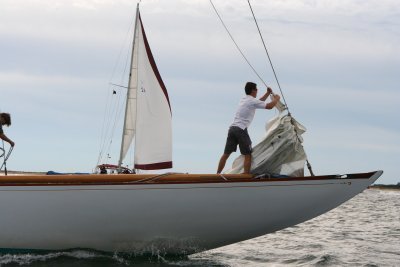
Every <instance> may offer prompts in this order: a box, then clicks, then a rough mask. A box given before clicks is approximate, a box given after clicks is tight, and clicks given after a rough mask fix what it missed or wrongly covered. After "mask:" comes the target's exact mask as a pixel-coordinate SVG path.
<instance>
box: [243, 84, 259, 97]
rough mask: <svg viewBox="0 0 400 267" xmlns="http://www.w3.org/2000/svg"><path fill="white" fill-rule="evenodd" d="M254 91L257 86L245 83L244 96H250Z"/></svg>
mask: <svg viewBox="0 0 400 267" xmlns="http://www.w3.org/2000/svg"><path fill="white" fill-rule="evenodd" d="M255 89H257V84H255V83H252V82H247V83H246V86H245V87H244V91H245V92H246V95H249V94H251V92H252V91H253V90H255Z"/></svg>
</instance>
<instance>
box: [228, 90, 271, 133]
mask: <svg viewBox="0 0 400 267" xmlns="http://www.w3.org/2000/svg"><path fill="white" fill-rule="evenodd" d="M265 105H266V104H265V102H263V101H261V100H259V99H257V98H254V97H252V96H251V95H246V96H245V97H243V98H242V99H241V100H240V102H239V108H238V110H237V111H236V115H235V119H234V120H233V123H232V124H231V126H237V127H239V128H241V129H243V130H244V129H246V128H247V127H249V126H250V123H251V122H252V121H253V118H254V114H255V113H256V109H265Z"/></svg>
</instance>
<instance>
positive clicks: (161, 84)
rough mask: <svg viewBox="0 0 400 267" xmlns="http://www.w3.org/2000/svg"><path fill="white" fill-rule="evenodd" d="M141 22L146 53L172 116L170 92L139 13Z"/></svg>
mask: <svg viewBox="0 0 400 267" xmlns="http://www.w3.org/2000/svg"><path fill="white" fill-rule="evenodd" d="M139 20H140V26H141V28H142V33H143V40H144V46H145V47H146V52H147V57H148V59H149V62H150V65H151V67H152V69H153V71H154V74H155V75H156V77H157V80H158V83H159V84H160V87H161V89H162V90H163V92H164V95H165V98H166V99H167V102H168V106H169V111H170V112H171V114H172V110H171V104H170V103H169V97H168V92H167V88H166V87H165V85H164V82H163V80H162V78H161V75H160V72H159V71H158V68H157V65H156V62H155V60H154V57H153V54H152V53H151V49H150V45H149V43H148V42H147V37H146V32H145V31H144V27H143V22H142V18H141V17H140V13H139Z"/></svg>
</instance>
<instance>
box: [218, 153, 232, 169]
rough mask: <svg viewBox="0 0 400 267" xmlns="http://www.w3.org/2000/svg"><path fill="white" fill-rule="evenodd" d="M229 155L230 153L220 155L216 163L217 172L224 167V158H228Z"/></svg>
mask: <svg viewBox="0 0 400 267" xmlns="http://www.w3.org/2000/svg"><path fill="white" fill-rule="evenodd" d="M229 155H230V154H225V153H224V154H223V155H222V156H221V159H220V160H219V163H218V170H217V173H221V172H222V170H223V169H224V167H225V164H226V160H227V159H228V158H229Z"/></svg>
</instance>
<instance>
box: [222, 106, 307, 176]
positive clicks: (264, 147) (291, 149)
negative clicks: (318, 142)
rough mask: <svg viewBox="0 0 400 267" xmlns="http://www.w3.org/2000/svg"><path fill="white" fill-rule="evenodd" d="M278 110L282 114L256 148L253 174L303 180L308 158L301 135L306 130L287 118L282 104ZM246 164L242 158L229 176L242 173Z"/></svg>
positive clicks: (236, 162)
mask: <svg viewBox="0 0 400 267" xmlns="http://www.w3.org/2000/svg"><path fill="white" fill-rule="evenodd" d="M276 108H277V109H278V110H279V114H278V115H277V116H276V117H274V118H273V119H271V120H270V121H269V122H268V123H267V124H266V127H265V130H266V136H265V137H264V138H263V140H261V142H259V143H258V144H257V145H256V146H254V147H253V152H252V163H251V173H253V174H265V173H269V174H281V175H288V176H294V177H301V176H304V165H305V162H306V160H307V156H306V153H305V151H304V148H303V145H302V142H303V139H302V137H301V135H302V134H303V133H304V132H305V131H306V128H305V127H304V126H303V125H301V124H300V123H299V122H298V121H296V120H295V119H294V118H293V117H292V116H290V115H287V114H284V110H285V106H284V105H283V104H282V103H281V102H279V103H278V105H277V106H276ZM243 163H244V157H243V155H240V156H239V157H237V158H236V159H235V160H234V162H233V164H232V169H231V170H228V171H227V172H226V173H242V172H243Z"/></svg>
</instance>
